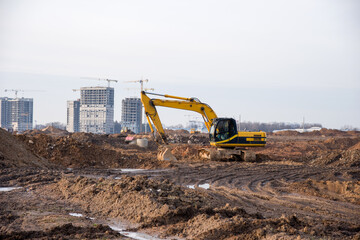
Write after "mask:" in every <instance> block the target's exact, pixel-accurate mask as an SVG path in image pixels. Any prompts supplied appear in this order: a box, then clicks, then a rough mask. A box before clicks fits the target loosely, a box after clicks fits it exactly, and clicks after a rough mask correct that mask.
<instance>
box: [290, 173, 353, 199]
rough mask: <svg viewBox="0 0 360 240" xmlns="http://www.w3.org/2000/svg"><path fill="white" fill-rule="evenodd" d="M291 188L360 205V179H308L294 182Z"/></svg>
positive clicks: (303, 192)
mask: <svg viewBox="0 0 360 240" xmlns="http://www.w3.org/2000/svg"><path fill="white" fill-rule="evenodd" d="M290 186H291V189H293V190H294V191H296V192H298V193H302V194H307V195H312V196H317V197H322V198H327V199H331V200H334V201H345V202H351V203H355V204H358V205H360V181H317V180H313V179H308V180H306V181H303V182H296V183H292V184H291V185H290Z"/></svg>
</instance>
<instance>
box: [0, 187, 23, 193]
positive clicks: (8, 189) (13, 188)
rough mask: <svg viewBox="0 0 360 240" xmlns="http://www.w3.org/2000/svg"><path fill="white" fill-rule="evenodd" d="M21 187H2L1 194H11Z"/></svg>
mask: <svg viewBox="0 0 360 240" xmlns="http://www.w3.org/2000/svg"><path fill="white" fill-rule="evenodd" d="M19 188H21V187H0V192H9V191H12V190H15V189H19Z"/></svg>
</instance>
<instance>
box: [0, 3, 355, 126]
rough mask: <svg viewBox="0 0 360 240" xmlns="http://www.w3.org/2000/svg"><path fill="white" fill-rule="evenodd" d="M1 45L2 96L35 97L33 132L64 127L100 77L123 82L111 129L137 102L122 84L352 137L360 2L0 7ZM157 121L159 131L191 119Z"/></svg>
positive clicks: (169, 115) (180, 115)
mask: <svg viewBox="0 0 360 240" xmlns="http://www.w3.org/2000/svg"><path fill="white" fill-rule="evenodd" d="M0 36H1V37H0V97H4V96H7V97H13V96H14V93H12V92H10V93H9V92H5V91H4V90H5V89H24V90H33V91H27V92H24V93H19V96H24V97H32V98H34V119H35V120H36V121H37V123H46V122H53V121H60V122H63V123H66V101H67V100H71V99H77V98H79V92H73V91H72V89H77V88H80V87H85V86H96V85H106V84H107V83H106V82H100V81H94V80H86V79H81V77H99V78H110V79H117V80H120V81H119V82H118V83H116V84H112V86H113V87H114V88H115V101H116V102H115V120H120V118H121V100H122V99H123V98H125V97H129V96H139V90H138V89H139V88H140V85H139V84H135V83H124V82H123V81H131V80H139V79H141V78H144V79H149V82H148V83H147V84H145V86H146V87H148V88H155V92H157V93H167V94H172V95H178V96H184V97H197V98H199V99H200V100H202V101H203V102H205V103H208V104H209V105H210V106H211V107H212V108H213V109H214V110H215V112H216V113H217V114H218V116H222V117H226V116H227V117H235V118H238V117H239V115H241V119H242V120H243V121H259V122H298V123H300V122H302V118H303V117H305V121H306V122H311V123H321V124H323V126H324V127H327V128H341V127H342V126H344V125H351V126H353V127H360V68H359V67H360V1H358V0H337V1H335V0H298V1H289V0H273V1H269V0H263V1H260V0H258V1H256V0H255V1H253V0H251V1H250V0H247V1H244V0H243V1H241V0H234V1H230V0H222V1H219V0H218V1H211V0H191V1H190V0H182V1H172V0H151V1H149V0H116V1H115V0H99V1H96V0H83V1H81V0H71V1H70V0H52V1H49V0H0ZM128 88H131V89H128ZM133 88H136V90H135V89H133ZM35 90H38V91H35ZM40 90H41V91H40ZM159 112H160V114H161V115H160V117H161V119H162V120H163V122H164V123H165V124H166V125H176V124H179V123H182V124H184V123H185V122H186V121H187V120H188V119H195V118H193V117H190V116H188V115H191V116H194V117H195V116H197V115H196V114H195V113H189V112H186V111H180V110H173V109H171V110H166V109H161V110H160V111H159Z"/></svg>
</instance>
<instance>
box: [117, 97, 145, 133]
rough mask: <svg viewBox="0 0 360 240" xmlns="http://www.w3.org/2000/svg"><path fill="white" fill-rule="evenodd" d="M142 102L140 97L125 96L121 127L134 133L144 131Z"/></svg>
mask: <svg viewBox="0 0 360 240" xmlns="http://www.w3.org/2000/svg"><path fill="white" fill-rule="evenodd" d="M141 117H142V103H141V100H140V98H135V97H133V98H125V99H124V100H122V112H121V127H122V128H123V129H124V128H127V129H130V130H131V131H133V132H134V133H140V132H141V131H142V129H141V128H142V122H141Z"/></svg>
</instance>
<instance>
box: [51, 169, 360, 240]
mask: <svg viewBox="0 0 360 240" xmlns="http://www.w3.org/2000/svg"><path fill="white" fill-rule="evenodd" d="M349 186H350V185H349ZM44 189H45V192H47V193H48V194H49V195H51V196H53V197H55V198H58V197H59V196H61V197H62V198H64V199H66V200H67V201H70V202H73V203H76V204H79V205H80V206H81V207H82V208H83V209H84V210H86V211H89V212H92V213H96V214H97V215H99V216H103V217H104V216H106V217H112V218H120V219H127V220H130V221H132V222H136V223H139V224H140V228H143V229H149V228H150V229H152V231H155V232H157V233H160V236H162V237H167V236H177V237H182V238H186V239H262V238H271V237H273V238H274V239H278V237H279V236H283V237H285V238H284V239H291V236H300V237H301V238H305V239H307V238H308V239H310V238H314V237H315V238H316V237H329V238H333V237H338V236H339V234H344V235H346V236H349V235H350V236H354V235H355V234H356V232H357V228H356V226H352V225H348V226H344V227H343V228H341V229H340V230H339V229H338V226H333V223H331V222H329V223H325V221H324V222H323V223H321V224H318V223H316V222H315V221H312V220H309V219H307V218H300V217H297V216H295V215H289V216H282V217H280V218H264V217H263V216H262V215H261V214H259V213H256V214H249V213H247V212H246V211H245V210H244V209H243V208H241V207H234V206H231V205H230V204H228V203H227V204H225V205H224V204H222V203H221V201H220V200H219V199H218V198H216V197H215V195H213V194H211V192H207V191H201V190H193V189H187V188H183V187H180V186H176V185H173V184H172V183H170V182H169V181H167V180H165V181H158V180H154V179H149V178H147V177H144V176H135V177H129V176H125V175H124V176H122V178H121V179H120V180H109V179H108V180H105V179H99V180H96V179H89V178H84V177H77V178H69V177H68V178H62V179H61V180H60V181H59V182H58V183H56V184H52V185H49V186H46V187H44ZM356 191H358V190H356ZM289 237H290V238H289Z"/></svg>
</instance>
